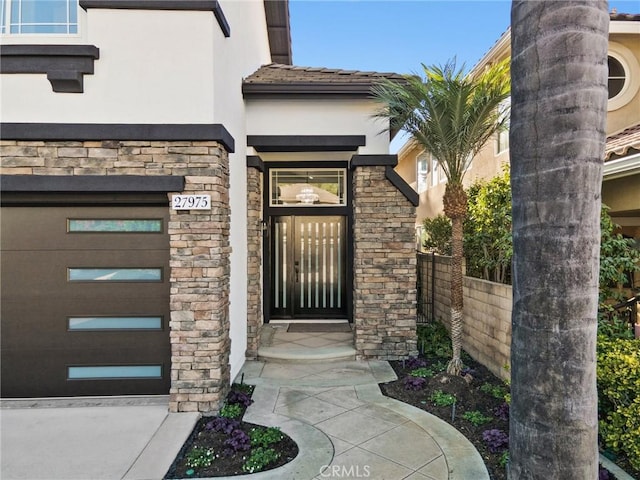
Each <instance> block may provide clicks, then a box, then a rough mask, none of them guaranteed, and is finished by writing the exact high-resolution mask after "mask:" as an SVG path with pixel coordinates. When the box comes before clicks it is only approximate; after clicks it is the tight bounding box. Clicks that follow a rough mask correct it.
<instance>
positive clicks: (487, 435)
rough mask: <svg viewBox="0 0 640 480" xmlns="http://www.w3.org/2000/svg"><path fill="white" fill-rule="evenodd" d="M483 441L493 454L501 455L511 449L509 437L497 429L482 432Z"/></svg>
mask: <svg viewBox="0 0 640 480" xmlns="http://www.w3.org/2000/svg"><path fill="white" fill-rule="evenodd" d="M482 440H483V441H484V443H485V444H486V445H487V448H488V449H489V451H490V452H491V453H500V452H503V451H505V450H507V449H508V448H509V435H507V434H506V433H505V432H503V431H502V430H499V429H497V428H493V429H491V430H485V431H484V432H482Z"/></svg>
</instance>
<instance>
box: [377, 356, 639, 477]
mask: <svg viewBox="0 0 640 480" xmlns="http://www.w3.org/2000/svg"><path fill="white" fill-rule="evenodd" d="M420 358H421V359H424V360H425V361H426V363H427V366H432V365H438V364H443V363H446V360H444V359H443V358H441V357H420ZM389 363H390V364H391V366H392V367H393V369H394V371H395V372H396V375H397V376H398V380H395V381H393V382H388V383H383V384H380V389H381V390H382V393H384V394H385V395H387V396H388V397H391V398H395V399H397V400H400V401H402V402H405V403H408V404H410V405H413V406H414V407H418V408H420V409H422V410H425V411H427V412H429V413H431V414H433V415H435V416H437V417H438V418H440V419H442V420H444V421H446V422H447V423H449V424H451V425H453V426H454V427H455V428H456V429H457V430H458V431H459V432H461V433H462V434H463V435H464V436H465V437H467V439H468V440H469V441H470V442H471V443H472V444H473V445H474V447H475V448H476V450H478V452H479V453H480V455H481V456H482V459H483V460H484V463H485V465H486V466H487V470H488V471H489V477H490V478H491V479H492V480H507V474H506V468H505V467H504V466H503V465H501V464H500V459H501V457H502V453H494V452H491V451H490V450H489V448H488V447H487V444H486V443H485V442H484V440H483V438H482V432H484V431H486V430H491V429H498V430H502V431H504V432H506V433H508V432H509V420H508V416H507V417H506V418H499V417H497V416H496V415H495V413H496V411H497V410H498V409H500V408H502V409H504V406H503V404H504V403H505V402H504V400H503V399H498V398H495V397H494V396H492V395H491V394H489V393H486V392H485V391H482V390H481V388H483V389H485V390H488V388H487V387H486V386H485V387H483V385H487V384H488V385H494V386H502V387H505V385H504V383H503V382H502V380H500V379H499V378H497V377H496V376H495V375H493V373H491V372H490V371H489V370H488V369H487V368H486V367H484V366H483V365H481V364H479V363H478V362H476V361H474V360H473V359H472V358H471V357H469V356H466V355H465V359H464V364H465V366H466V367H467V368H468V369H469V375H470V377H467V379H466V380H465V379H464V378H462V377H449V376H447V375H446V374H443V373H441V374H438V375H435V376H434V377H432V378H430V379H426V380H427V382H426V383H425V385H424V387H423V388H422V389H421V390H407V389H406V388H405V383H404V379H405V378H406V377H407V376H409V373H410V372H411V371H412V370H414V368H415V367H410V366H408V365H407V362H402V361H395V362H394V361H392V362H389ZM435 390H441V391H443V392H445V393H450V394H453V395H455V396H456V405H455V411H454V410H453V409H452V407H438V406H436V405H434V404H433V402H431V401H430V400H429V397H430V395H431V393H432V392H434V391H435ZM474 410H477V411H480V412H482V413H483V414H484V415H485V416H487V417H492V420H491V421H490V422H488V423H486V424H484V425H481V426H475V425H473V424H472V423H471V422H469V421H468V420H465V419H464V418H462V415H464V413H465V412H469V411H474ZM507 411H508V410H507ZM618 462H619V463H620V464H621V466H622V467H623V468H625V467H627V468H625V470H627V471H630V470H629V465H628V462H626V461H624V459H622V461H620V459H619V460H618ZM602 470H604V469H602V468H601V473H600V478H601V479H606V480H616V479H617V477H616V476H615V475H613V474H611V473H609V472H607V471H606V470H605V471H604V472H603V471H602Z"/></svg>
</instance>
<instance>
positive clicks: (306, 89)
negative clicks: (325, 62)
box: [242, 82, 371, 98]
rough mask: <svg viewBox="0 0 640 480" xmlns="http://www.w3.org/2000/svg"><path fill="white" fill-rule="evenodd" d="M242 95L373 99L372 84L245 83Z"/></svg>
mask: <svg viewBox="0 0 640 480" xmlns="http://www.w3.org/2000/svg"><path fill="white" fill-rule="evenodd" d="M242 94H243V96H244V97H245V98H247V97H266V96H274V95H275V96H278V97H284V96H290V95H294V96H297V95H301V96H302V95H304V96H307V95H312V96H325V95H330V96H337V97H340V98H345V97H347V98H362V97H371V84H370V83H368V84H358V83H350V84H339V83H331V82H325V83H321V82H295V83H285V82H283V83H243V84H242Z"/></svg>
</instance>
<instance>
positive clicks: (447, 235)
mask: <svg viewBox="0 0 640 480" xmlns="http://www.w3.org/2000/svg"><path fill="white" fill-rule="evenodd" d="M422 228H423V231H424V237H423V240H422V247H423V248H424V249H425V250H427V251H429V252H435V253H438V254H440V255H451V220H449V219H448V218H447V217H445V216H444V215H442V214H440V215H438V216H437V217H435V218H425V219H424V220H423V221H422Z"/></svg>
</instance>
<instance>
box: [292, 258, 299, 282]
mask: <svg viewBox="0 0 640 480" xmlns="http://www.w3.org/2000/svg"><path fill="white" fill-rule="evenodd" d="M293 264H294V269H293V270H294V271H295V272H296V283H298V282H299V281H300V280H299V279H298V274H299V273H300V269H299V268H298V266H299V265H300V263H299V262H294V263H293Z"/></svg>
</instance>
